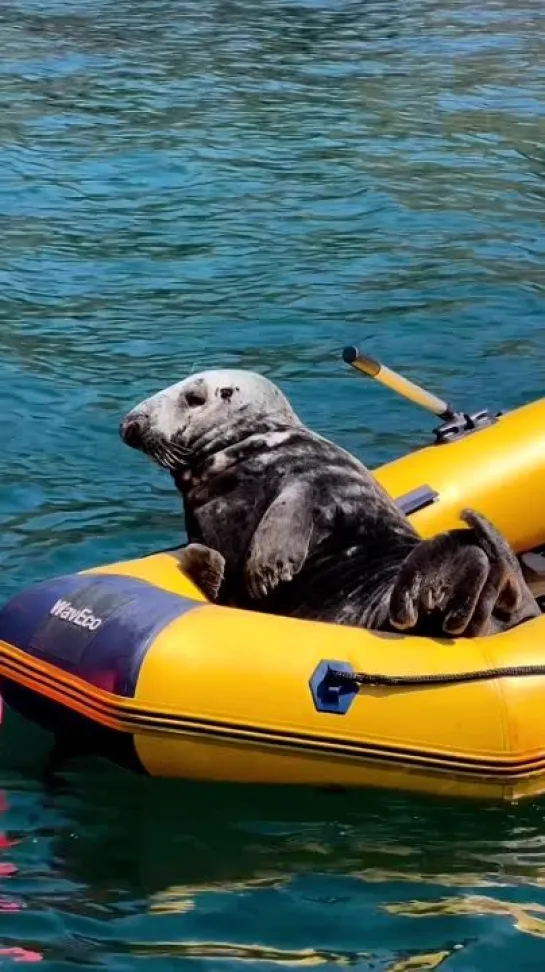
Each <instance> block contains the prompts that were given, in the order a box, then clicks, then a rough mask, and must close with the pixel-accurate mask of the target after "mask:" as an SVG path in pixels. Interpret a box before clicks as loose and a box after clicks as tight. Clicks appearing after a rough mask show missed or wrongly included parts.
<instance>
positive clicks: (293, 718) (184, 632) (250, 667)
mask: <svg viewBox="0 0 545 972" xmlns="http://www.w3.org/2000/svg"><path fill="white" fill-rule="evenodd" d="M383 377H384V376H383ZM483 416H484V418H483ZM483 416H481V420H479V421H473V422H472V421H470V420H469V417H468V416H466V417H465V419H466V421H465V422H464V424H463V428H456V427H454V426H455V424H456V423H454V425H453V422H452V421H449V418H450V419H451V416H450V417H449V416H448V415H447V416H446V417H447V421H446V423H445V425H444V426H443V427H442V432H441V434H440V435H439V436H438V443H436V444H434V445H432V446H430V447H427V448H423V449H422V450H420V451H418V452H416V453H414V454H412V455H408V456H406V457H404V458H401V459H398V460H397V461H395V462H392V463H390V464H388V465H385V466H383V467H382V468H380V469H378V470H376V471H375V473H376V476H377V478H378V479H379V480H380V482H381V483H382V484H383V485H384V486H385V487H386V489H387V490H388V491H389V493H390V494H391V495H392V496H393V497H394V498H396V500H397V501H398V502H399V503H400V505H401V506H402V508H404V509H405V511H406V512H407V515H409V516H410V517H411V519H412V522H413V523H414V525H415V527H416V528H417V529H418V531H419V532H420V533H421V534H422V536H430V535H433V534H434V533H436V532H438V531H440V530H443V529H446V528H450V527H455V526H460V525H461V524H460V520H459V513H460V510H461V509H463V508H464V507H466V506H471V507H474V508H475V509H477V510H479V511H480V512H482V513H484V514H485V515H486V516H488V517H489V518H490V519H491V520H492V521H493V522H494V523H495V525H496V526H497V527H498V528H499V529H500V530H501V531H502V532H503V533H504V534H505V535H506V536H507V537H508V538H509V540H510V542H511V544H512V545H513V546H514V548H515V549H516V550H517V552H518V553H519V554H522V553H525V552H530V551H534V554H533V555H532V556H534V564H535V563H536V562H537V563H538V564H539V552H538V554H537V557H536V554H535V551H536V550H537V551H539V547H540V545H543V544H545V515H544V510H545V500H544V499H543V496H544V486H545V399H544V400H541V401H537V402H534V403H532V404H529V405H526V406H524V407H522V408H519V409H517V410H515V411H512V412H510V413H508V414H504V415H502V416H499V417H496V416H494V417H490V416H488V415H487V413H483ZM479 426H481V427H479ZM538 574H539V571H538ZM538 574H533V575H532V577H533V579H534V580H535V579H536V578H537V580H539V576H538ZM538 593H539V592H538ZM0 684H1V689H2V693H3V695H4V698H5V700H6V702H7V703H8V705H11V706H12V707H14V708H15V709H17V710H19V711H20V712H22V713H23V714H25V715H26V716H28V717H30V718H31V719H33V720H35V721H36V722H38V723H40V724H41V725H43V726H45V727H46V728H48V729H49V730H52V731H53V732H54V733H55V736H56V738H57V740H58V741H59V743H60V744H61V745H62V743H63V741H65V742H68V743H71V744H73V746H74V751H82V750H83V749H85V748H86V747H87V749H90V750H93V751H96V752H100V753H102V754H103V755H106V756H108V757H110V758H111V759H112V760H114V761H116V762H117V763H119V764H121V765H124V766H126V767H130V768H132V769H135V770H138V771H141V772H146V773H148V774H151V775H153V776H167V777H185V778H193V779H207V780H230V781H244V782H260V783H264V782H266V783H277V784H284V783H297V784H309V785H332V786H341V787H348V786H380V787H390V788H396V789H407V790H418V791H423V792H430V793H437V794H449V795H460V796H466V797H479V798H492V799H497V798H502V799H509V800H511V799H516V798H520V797H527V796H531V795H536V794H540V793H543V792H545V616H542V617H539V618H536V619H533V620H531V621H529V622H526V623H525V624H523V625H520V626H519V627H518V628H516V629H513V630H511V631H508V632H505V633H503V634H498V635H494V636H491V637H487V638H478V639H458V640H444V641H441V640H439V641H438V640H432V639H426V638H418V637H410V636H405V635H392V634H382V633H377V632H371V631H364V630H359V629H356V628H349V627H343V626H336V625H332V624H324V623H318V622H311V621H301V620H296V619H292V618H285V617H272V616H268V615H262V614H259V613H255V612H250V611H240V610H235V609H233V608H226V607H220V606H217V605H213V604H209V603H207V602H206V600H205V598H204V597H203V595H202V594H201V592H200V591H199V590H198V589H197V588H196V587H195V586H194V585H193V584H192V583H191V582H190V581H189V579H188V578H187V577H185V576H184V575H183V574H182V573H181V571H180V569H179V566H178V562H177V559H176V555H175V552H168V551H167V552H161V553H155V554H152V555H151V556H147V557H143V558H142V559H138V560H132V561H125V562H122V563H115V564H109V565H107V566H102V567H96V568H93V569H91V570H87V571H83V572H81V573H77V574H72V575H69V576H64V577H58V578H55V579H53V580H50V581H46V582H44V583H41V584H38V585H36V586H34V587H31V588H30V589H28V590H25V591H23V592H22V593H20V594H18V595H16V596H15V597H14V598H13V599H12V600H11V601H10V602H9V603H8V604H7V605H6V606H5V607H4V608H3V609H2V610H1V611H0Z"/></svg>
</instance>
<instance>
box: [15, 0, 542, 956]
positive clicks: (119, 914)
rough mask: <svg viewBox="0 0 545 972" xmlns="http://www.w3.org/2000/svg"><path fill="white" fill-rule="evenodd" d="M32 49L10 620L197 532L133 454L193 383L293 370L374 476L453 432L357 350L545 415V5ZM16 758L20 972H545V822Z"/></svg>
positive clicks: (45, 19) (304, 399)
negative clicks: (309, 968) (35, 589)
mask: <svg viewBox="0 0 545 972" xmlns="http://www.w3.org/2000/svg"><path fill="white" fill-rule="evenodd" d="M0 27H1V34H2V58H1V61H0V99H1V102H2V108H3V110H2V112H1V113H0V171H1V178H0V215H1V219H2V233H1V234H0V296H1V301H0V414H1V416H2V428H3V437H2V439H1V442H2V457H3V475H2V478H1V480H0V524H1V527H2V538H3V539H2V544H1V545H0V564H1V566H2V584H1V591H0V596H1V597H2V599H4V598H7V597H8V596H9V595H10V594H11V593H12V592H13V591H14V590H15V589H17V588H18V587H20V586H21V585H22V584H26V583H30V582H31V581H33V580H36V579H39V578H41V577H46V576H49V575H51V574H55V573H60V572H65V571H69V570H76V569H79V568H81V567H84V566H87V565H90V564H93V563H100V562H102V561H106V560H112V559H117V558H118V557H120V556H134V555H137V554H138V553H139V552H141V551H143V550H148V549H153V548H154V547H158V546H166V545H170V544H172V542H173V538H176V539H177V538H178V537H179V536H181V535H182V530H183V523H182V520H181V515H180V511H179V504H178V501H177V499H176V498H175V497H174V495H173V492H172V489H171V485H170V482H169V480H168V478H165V477H161V474H160V473H159V472H158V470H157V469H155V468H153V467H152V466H151V464H148V463H146V462H145V461H143V460H142V457H140V456H137V455H136V454H133V453H130V452H129V451H128V450H126V449H125V448H124V447H123V446H122V445H121V443H120V441H119V439H118V435H117V424H118V421H119V418H120V416H121V415H122V414H123V413H124V412H125V411H126V410H127V407H128V406H129V405H131V404H132V403H133V402H135V401H137V400H138V399H140V398H141V397H143V396H144V395H146V394H148V393H149V392H150V391H152V390H154V389H155V388H157V387H158V386H160V385H162V384H165V383H167V382H171V381H173V380H175V379H177V378H178V377H180V376H181V375H183V374H185V373H186V372H187V371H188V370H191V369H195V368H199V367H204V366H208V365H212V364H220V365H239V366H242V367H249V368H258V369H259V370H261V371H263V372H265V373H266V374H268V375H269V376H271V377H272V378H273V379H275V380H277V381H279V382H280V383H281V384H282V386H283V387H284V388H285V390H286V391H287V393H288V394H289V396H290V398H291V399H292V401H293V403H294V405H295V407H296V408H297V409H298V410H299V411H300V413H301V415H302V417H303V418H304V419H305V420H306V421H308V422H309V423H310V424H311V425H312V426H313V427H314V428H316V429H317V430H318V431H321V432H323V433H325V434H327V435H330V436H332V437H333V438H335V439H336V441H338V442H339V443H340V444H342V445H344V446H346V447H348V448H349V449H351V450H353V451H356V452H358V453H359V454H360V455H362V456H363V457H365V458H366V459H367V461H368V462H369V463H373V464H374V463H378V462H380V461H383V460H385V459H387V458H390V457H392V456H394V455H396V454H398V453H399V452H401V451H403V450H407V449H410V448H413V447H414V446H416V445H419V444H420V443H421V442H423V441H425V440H426V438H427V436H428V435H429V430H430V427H431V426H430V423H429V422H428V419H427V417H426V416H425V415H424V414H422V413H420V412H419V411H418V410H417V409H415V408H412V407H410V406H408V405H407V404H405V403H403V402H402V401H400V400H397V399H396V398H395V397H394V396H393V395H389V394H388V392H386V391H384V390H382V389H379V388H375V387H373V386H371V385H370V384H369V383H366V382H365V381H364V380H363V379H361V380H360V379H358V377H357V376H354V375H353V374H352V373H348V369H346V368H345V367H344V366H343V365H342V364H341V363H340V359H339V352H340V349H341V348H342V346H343V345H344V344H345V343H349V342H355V343H360V344H365V345H366V347H368V348H369V350H370V351H372V352H373V353H375V354H378V355H380V356H382V357H383V358H384V359H385V360H387V361H389V362H391V363H392V365H393V366H394V367H397V368H399V369H401V370H402V371H404V372H405V373H406V374H407V375H408V376H409V377H413V378H415V379H416V380H417V381H422V382H424V383H427V384H429V385H430V387H432V388H433V389H434V390H436V391H437V392H438V393H439V394H441V395H443V396H445V397H446V398H448V399H449V400H450V401H453V402H454V403H455V404H459V405H460V406H461V407H465V408H468V409H471V408H476V407H481V406H488V407H489V408H497V409H499V408H511V407H513V406H516V405H518V404H520V403H522V402H524V401H527V400H529V399H531V398H533V397H536V396H540V395H541V394H542V391H543V379H544V375H545V351H544V347H545V343H544V333H545V332H544V324H543V293H544V288H545V277H544V272H543V256H544V249H545V246H544V240H545V235H544V232H543V226H544V220H545V183H544V177H545V128H544V121H543V119H544V104H545V102H544V95H543V92H544V75H545V67H544V66H545V41H544V32H543V29H542V28H543V7H542V4H541V2H539V0H522V2H521V3H517V4H513V3H507V2H506V0H484V2H483V3H481V4H480V5H478V7H476V5H475V4H473V3H470V2H469V0H448V2H446V3H445V2H444V3H438V2H437V0H418V2H417V0H403V2H400V0H367V2H365V3H362V2H360V0H263V2H262V3H259V4H251V3H249V2H248V0H215V2H214V0H198V2H196V0H178V2H177V3H173V2H172V0H138V3H136V2H135V0H115V2H114V0H93V2H92V3H88V4H82V3H77V4H76V3H75V2H74V0H48V2H47V3H45V2H43V0H5V2H4V3H3V4H2V5H1V7H0ZM465 717H466V718H470V717H471V714H467V715H466V716H465ZM2 739H3V757H4V773H3V792H4V793H5V799H6V805H5V807H4V808H3V809H2V812H1V820H0V830H1V831H2V832H3V833H4V835H5V836H4V838H2V839H0V908H1V914H2V931H1V933H0V953H1V955H2V957H3V958H4V959H5V961H6V962H8V961H9V960H10V957H11V960H13V961H14V962H15V961H23V960H26V961H29V962H30V961H36V960H38V959H40V958H41V956H43V964H44V968H45V967H47V966H48V964H49V967H51V968H52V969H55V972H57V970H62V969H70V968H72V967H74V968H75V967H77V968H81V966H82V965H90V966H100V965H104V966H106V967H107V968H108V969H112V970H114V972H115V970H117V969H119V970H125V969H134V968H136V967H140V965H142V964H143V963H146V965H147V966H148V967H149V968H150V969H151V970H171V969H173V968H179V967H181V966H182V965H184V964H185V965H192V966H195V965H196V964H197V963H198V964H200V965H201V966H202V965H206V966H207V967H214V968H216V967H220V966H221V967H222V968H224V967H225V966H226V965H228V966H230V967H235V966H236V967H239V966H240V965H245V966H251V967H253V966H256V967H257V966H259V967H262V966H268V967H271V966H273V965H277V964H279V965H294V966H299V965H318V964H319V965H331V966H336V965H339V964H340V965H353V966H357V967H359V968H361V969H364V970H373V972H376V970H379V972H386V970H388V972H402V970H403V972H405V970H415V969H434V968H438V967H441V968H445V969H450V968H452V969H460V970H469V969H471V970H473V969H479V970H480V972H481V970H482V972H487V970H488V969H490V970H492V969H493V970H494V972H497V969H498V968H501V969H503V968H504V967H508V966H513V967H515V968H524V969H525V970H532V969H536V970H538V969H539V970H541V968H542V964H543V960H542V956H543V943H542V941H541V937H542V930H543V923H544V921H545V918H544V912H543V909H544V908H545V897H544V894H545V888H544V878H545V851H544V836H543V835H544V833H545V828H544V822H543V807H542V806H541V805H540V804H536V805H529V806H524V807H522V808H518V809H517V808H512V809H510V808H509V809H505V808H503V809H494V808H482V807H474V806H470V807H466V806H459V805H455V806H452V805H450V806H449V805H445V804H444V803H436V802H434V801H424V800H419V799H416V798H404V797H398V796H391V795H385V794H359V795H353V794H348V795H340V794H336V795H333V794H325V793H320V792H309V793H302V792H299V791H295V792H291V791H290V792H288V793H286V792H284V791H275V792H274V793H271V792H268V791H263V790H261V789H259V788H254V789H247V788H240V789H237V788H229V787H228V788H213V787H212V788H208V787H196V786H191V785H179V784H177V785H170V784H165V785H163V783H162V782H157V781H155V782H151V781H146V780H144V781H141V780H133V779H132V778H127V777H126V776H125V775H124V774H122V773H121V772H117V771H114V770H111V769H107V770H104V769H102V768H99V767H96V766H95V767H83V766H81V765H80V766H75V767H74V769H73V771H72V772H70V774H68V775H67V777H66V780H65V784H64V786H63V787H62V788H60V789H58V790H54V791H51V790H46V789H45V788H44V785H43V783H42V782H41V778H40V767H41V765H43V753H44V752H45V750H46V741H45V740H44V739H43V738H42V737H41V735H40V734H37V733H36V732H35V731H34V730H32V729H31V728H30V727H28V726H25V727H21V725H20V724H19V723H16V722H12V721H11V720H10V721H9V724H8V725H6V727H4V731H3V735H2ZM1 949H6V950H7V949H12V950H16V951H12V952H11V956H10V955H8V954H7V953H5V952H1ZM17 950H19V951H17ZM20 950H23V951H20Z"/></svg>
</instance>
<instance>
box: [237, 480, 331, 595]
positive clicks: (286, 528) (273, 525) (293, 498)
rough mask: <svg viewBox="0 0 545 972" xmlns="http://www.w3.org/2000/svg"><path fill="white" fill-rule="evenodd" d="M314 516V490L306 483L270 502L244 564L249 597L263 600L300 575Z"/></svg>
mask: <svg viewBox="0 0 545 972" xmlns="http://www.w3.org/2000/svg"><path fill="white" fill-rule="evenodd" d="M313 513H314V511H313V491H312V487H311V486H310V484H309V483H306V482H294V483H290V485H289V486H286V487H285V489H283V490H282V491H281V492H280V493H279V494H278V496H277V497H276V499H275V500H274V502H273V503H271V505H270V506H269V508H268V510H267V511H266V513H265V515H264V516H263V518H262V519H261V521H260V523H259V525H258V527H257V529H256V531H255V533H254V535H253V537H252V541H251V543H250V549H249V552H248V557H247V561H246V567H245V571H244V573H245V580H246V586H247V589H248V593H249V594H250V596H251V597H253V598H256V599H257V598H261V597H266V596H267V594H268V593H269V592H270V591H271V590H272V589H273V588H274V587H277V585H278V584H280V583H281V582H282V581H290V580H291V579H292V578H293V577H294V576H295V575H296V574H298V573H299V571H300V570H301V568H302V566H303V564H304V563H305V560H306V558H307V555H308V549H309V544H310V538H311V535H312V526H313V519H314V517H313Z"/></svg>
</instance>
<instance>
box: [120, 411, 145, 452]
mask: <svg viewBox="0 0 545 972" xmlns="http://www.w3.org/2000/svg"><path fill="white" fill-rule="evenodd" d="M142 431H143V430H142V423H141V422H140V419H138V418H134V417H132V418H126V419H123V421H122V422H121V425H120V426H119V434H120V436H121V438H122V439H123V442H125V443H126V444H127V445H128V446H132V447H133V448H134V449H137V448H138V446H139V445H140V444H141V442H142Z"/></svg>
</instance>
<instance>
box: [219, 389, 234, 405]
mask: <svg viewBox="0 0 545 972" xmlns="http://www.w3.org/2000/svg"><path fill="white" fill-rule="evenodd" d="M220 397H221V398H223V400H224V401H225V402H229V401H231V399H232V397H233V389H232V388H220Z"/></svg>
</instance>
